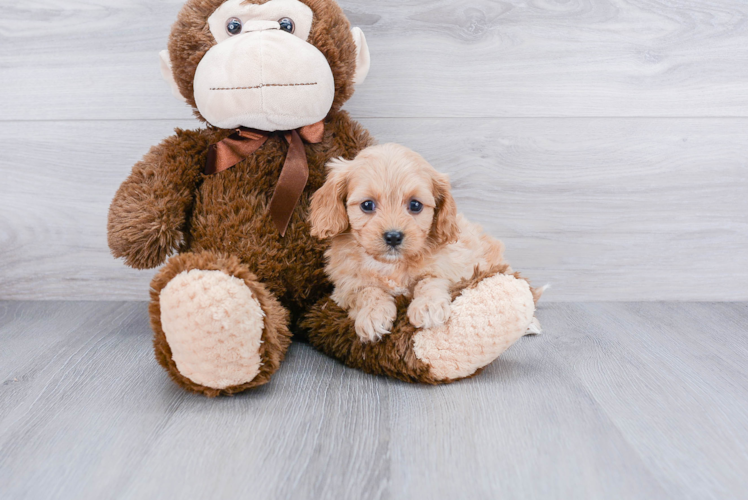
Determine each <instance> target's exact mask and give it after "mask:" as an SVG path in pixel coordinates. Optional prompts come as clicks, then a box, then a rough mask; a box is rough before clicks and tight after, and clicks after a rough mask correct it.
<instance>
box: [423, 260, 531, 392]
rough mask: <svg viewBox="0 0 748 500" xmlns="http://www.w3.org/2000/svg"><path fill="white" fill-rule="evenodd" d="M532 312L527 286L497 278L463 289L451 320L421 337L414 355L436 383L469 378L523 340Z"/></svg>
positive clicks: (500, 276) (525, 283) (511, 278)
mask: <svg viewBox="0 0 748 500" xmlns="http://www.w3.org/2000/svg"><path fill="white" fill-rule="evenodd" d="M534 312H535V304H534V302H533V296H532V293H531V291H530V286H529V285H528V283H527V282H526V281H524V280H522V279H517V278H515V277H514V276H511V275H507V274H496V275H493V276H490V277H488V278H485V279H483V280H482V281H480V282H478V283H476V284H475V285H474V286H471V287H468V288H465V289H464V290H462V292H461V293H460V295H459V296H457V297H456V298H455V299H454V300H453V301H452V309H451V315H450V317H449V321H447V323H446V324H444V325H442V326H439V327H436V328H430V329H425V330H421V331H420V332H418V333H417V334H416V335H415V336H414V338H413V351H414V352H415V355H416V357H417V358H418V359H420V360H421V361H423V362H424V363H426V364H427V365H429V366H430V373H431V375H432V376H433V377H434V378H436V379H438V380H444V381H448V380H455V379H460V378H464V377H468V376H470V375H472V374H474V373H475V372H476V371H478V370H479V369H481V368H483V367H484V366H486V365H488V364H489V363H491V362H492V361H493V360H495V359H496V358H498V357H499V355H500V354H501V353H503V352H504V351H505V350H506V349H507V348H508V347H509V346H511V345H512V344H513V343H514V342H515V341H516V340H517V339H519V338H520V337H522V336H523V335H525V333H526V331H527V329H528V326H529V325H530V324H531V322H532V320H533V313H534Z"/></svg>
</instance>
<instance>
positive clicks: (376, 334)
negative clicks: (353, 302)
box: [356, 301, 397, 342]
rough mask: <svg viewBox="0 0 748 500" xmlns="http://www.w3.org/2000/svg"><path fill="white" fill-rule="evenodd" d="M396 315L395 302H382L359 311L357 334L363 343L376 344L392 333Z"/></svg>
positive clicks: (357, 315)
mask: <svg viewBox="0 0 748 500" xmlns="http://www.w3.org/2000/svg"><path fill="white" fill-rule="evenodd" d="M396 315H397V307H396V306H395V301H381V302H377V303H375V304H372V305H371V306H367V307H364V308H362V309H359V311H358V313H357V314H356V333H357V334H358V336H359V338H361V340H362V341H363V342H376V341H377V340H379V339H381V338H382V336H383V335H386V334H388V333H390V330H391V329H392V323H394V321H395V316H396Z"/></svg>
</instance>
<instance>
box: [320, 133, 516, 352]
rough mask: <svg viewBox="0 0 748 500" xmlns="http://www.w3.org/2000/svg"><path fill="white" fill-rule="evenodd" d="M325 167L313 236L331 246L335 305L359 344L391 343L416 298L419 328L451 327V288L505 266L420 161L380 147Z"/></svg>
mask: <svg viewBox="0 0 748 500" xmlns="http://www.w3.org/2000/svg"><path fill="white" fill-rule="evenodd" d="M327 166H328V168H329V173H328V178H327V181H326V182H325V184H324V185H323V186H322V187H321V188H320V189H319V190H318V191H317V192H316V193H315V194H314V196H313V197H312V201H311V215H310V222H311V225H312V231H311V232H312V235H313V236H316V237H318V238H322V239H325V238H332V245H331V247H330V249H329V250H328V251H327V253H326V257H327V267H326V271H327V273H328V275H329V276H330V279H331V280H332V281H333V283H334V284H335V291H334V292H333V295H332V298H333V300H335V302H337V304H338V305H339V306H340V307H342V308H343V309H346V310H348V311H349V314H350V317H351V318H352V319H354V320H355V324H356V332H357V333H358V335H359V336H360V337H361V339H362V340H364V341H376V340H379V339H380V338H381V337H382V335H385V334H387V333H389V331H390V329H391V328H392V323H393V321H394V320H395V315H396V312H397V311H396V307H395V297H396V296H398V295H405V296H410V297H412V301H411V303H410V306H409V307H408V319H409V320H410V322H411V323H412V324H413V325H414V326H416V327H419V328H432V327H436V326H439V325H442V324H444V323H445V322H446V321H447V319H449V313H450V303H451V298H450V292H449V290H450V287H451V286H452V284H454V283H456V282H458V281H459V280H461V279H463V278H469V277H470V276H472V274H473V271H474V269H475V267H476V266H478V267H479V268H481V269H487V268H489V267H491V266H494V265H498V264H502V263H504V262H503V250H504V246H503V244H502V243H501V242H500V241H498V240H496V239H494V238H492V237H490V236H488V235H486V234H484V233H483V230H482V229H481V227H480V226H478V225H477V224H473V223H471V222H469V221H468V220H467V219H465V218H464V217H463V216H462V215H461V214H458V213H457V207H456V206H455V202H454V199H453V198H452V195H451V193H450V185H449V179H448V177H447V176H446V175H444V174H440V173H439V172H437V171H436V170H434V168H433V167H432V166H431V165H430V164H429V163H428V162H426V160H424V159H423V157H421V156H420V155H419V154H417V153H415V152H414V151H411V150H410V149H408V148H406V147H404V146H400V145H397V144H383V145H379V146H372V147H369V148H366V149H364V150H363V151H361V153H359V155H358V156H357V157H356V158H355V159H354V160H351V161H346V160H342V159H335V160H332V161H330V162H329V163H328V164H327ZM509 272H511V270H510V271H509Z"/></svg>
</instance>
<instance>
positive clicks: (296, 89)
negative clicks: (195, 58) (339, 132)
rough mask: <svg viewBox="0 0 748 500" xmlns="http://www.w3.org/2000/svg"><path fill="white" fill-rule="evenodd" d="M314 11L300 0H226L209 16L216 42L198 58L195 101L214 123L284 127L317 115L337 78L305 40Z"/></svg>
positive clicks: (314, 119)
mask: <svg viewBox="0 0 748 500" xmlns="http://www.w3.org/2000/svg"><path fill="white" fill-rule="evenodd" d="M312 17H313V14H312V10H311V9H310V8H309V7H307V6H306V5H304V4H302V3H301V2H299V1H298V0H271V1H270V2H267V3H265V4H262V5H256V4H245V3H243V0H229V1H227V2H226V3H224V4H223V5H221V7H219V8H218V9H217V10H216V11H215V12H214V13H213V15H212V16H210V18H209V19H208V25H209V27H210V31H211V33H212V35H213V37H214V38H215V39H216V42H217V44H216V45H215V46H214V47H212V48H211V49H210V50H209V51H208V52H207V53H206V54H205V56H204V57H203V59H202V60H201V61H200V64H199V65H198V67H197V71H196V73H195V80H194V91H195V102H196V104H197V108H198V111H200V114H201V115H202V116H203V117H204V118H205V119H206V120H207V121H208V122H209V123H211V124H212V125H215V126H216V127H219V128H224V129H231V128H237V127H240V126H244V127H250V128H256V129H260V130H267V131H274V130H290V129H295V128H299V127H302V126H305V125H310V124H312V123H316V122H318V121H319V120H322V119H323V118H324V117H325V116H326V115H327V112H328V111H329V110H330V107H331V106H332V102H333V99H334V97H335V82H334V79H333V75H332V71H331V70H330V65H329V64H328V63H327V60H326V59H325V56H324V55H323V54H322V53H321V52H320V51H319V50H317V48H316V47H314V46H313V45H312V44H310V43H308V42H307V38H308V37H309V32H310V30H311V27H312Z"/></svg>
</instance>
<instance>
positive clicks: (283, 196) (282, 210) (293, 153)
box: [270, 130, 309, 236]
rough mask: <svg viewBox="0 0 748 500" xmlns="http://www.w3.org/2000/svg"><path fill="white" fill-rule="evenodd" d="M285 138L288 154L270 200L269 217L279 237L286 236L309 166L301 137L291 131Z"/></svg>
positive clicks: (302, 190)
mask: <svg viewBox="0 0 748 500" xmlns="http://www.w3.org/2000/svg"><path fill="white" fill-rule="evenodd" d="M285 137H286V140H287V141H288V154H287V155H286V161H285V163H284V164H283V170H281V174H280V177H279V178H278V184H277V185H276V186H275V192H274V193H273V197H272V198H271V199H270V217H271V218H272V219H273V224H275V227H276V228H277V229H278V232H280V235H281V236H285V234H286V229H288V223H289V222H290V221H291V216H292V215H293V211H294V209H295V208H296V205H297V204H298V203H299V199H300V198H301V194H302V193H303V192H304V188H305V187H306V182H307V180H308V179H309V165H308V163H307V160H306V150H305V149H304V143H303V142H302V140H301V136H299V133H298V132H297V131H296V130H292V131H291V132H288V133H286V135H285Z"/></svg>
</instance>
